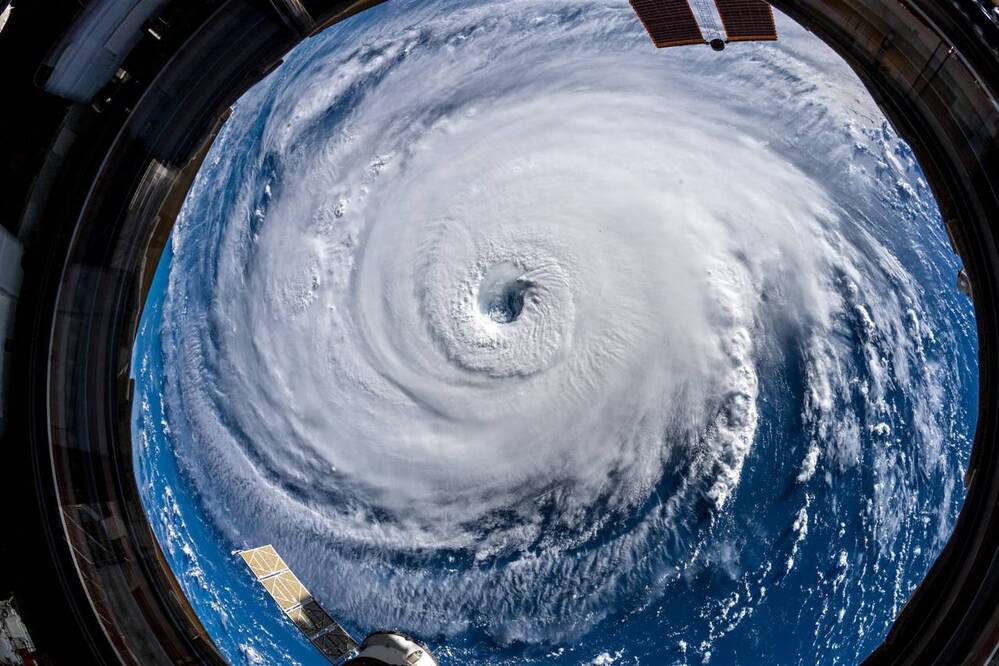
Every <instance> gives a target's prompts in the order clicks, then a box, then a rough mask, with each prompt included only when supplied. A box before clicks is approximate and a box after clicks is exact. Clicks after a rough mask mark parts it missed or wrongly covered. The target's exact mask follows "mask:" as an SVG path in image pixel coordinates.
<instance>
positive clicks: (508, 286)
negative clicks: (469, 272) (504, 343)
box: [479, 264, 532, 324]
mask: <svg viewBox="0 0 999 666" xmlns="http://www.w3.org/2000/svg"><path fill="white" fill-rule="evenodd" d="M531 287H532V283H531V281H530V280H528V279H527V277H526V276H525V275H524V271H523V270H522V269H521V268H519V267H517V266H514V265H513V264H501V265H499V266H496V267H493V268H492V269H491V270H489V271H488V272H487V273H486V275H485V276H484V277H483V278H482V283H481V284H480V286H479V311H480V312H481V313H482V314H483V315H485V316H486V317H489V318H490V319H492V320H493V321H495V322H496V323H498V324H512V323H513V322H515V321H517V319H518V318H519V317H520V314H521V313H522V312H523V311H524V298H525V297H526V296H527V294H528V292H529V291H530V290H531Z"/></svg>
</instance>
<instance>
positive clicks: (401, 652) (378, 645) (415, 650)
mask: <svg viewBox="0 0 999 666" xmlns="http://www.w3.org/2000/svg"><path fill="white" fill-rule="evenodd" d="M357 652H358V654H357V657H356V658H355V659H352V660H351V661H349V662H347V664H346V665H345V666H349V665H350V664H387V665H389V666H440V664H438V662H437V659H436V658H435V657H434V656H433V655H432V654H430V650H428V649H427V648H425V647H424V646H422V645H420V644H419V643H417V642H416V641H414V640H412V639H410V638H407V637H406V636H403V635H402V634H397V633H396V632H394V631H379V632H375V633H373V634H371V635H369V636H368V637H367V638H365V639H364V642H363V643H361V647H359V648H358V650H357Z"/></svg>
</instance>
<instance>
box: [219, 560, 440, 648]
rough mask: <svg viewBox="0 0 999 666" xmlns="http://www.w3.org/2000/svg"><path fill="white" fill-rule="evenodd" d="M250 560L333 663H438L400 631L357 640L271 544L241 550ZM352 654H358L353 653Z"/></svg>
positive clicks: (290, 615) (268, 587)
mask: <svg viewBox="0 0 999 666" xmlns="http://www.w3.org/2000/svg"><path fill="white" fill-rule="evenodd" d="M239 556H240V557H242V558H243V561H244V562H245V563H246V566H247V567H249V568H250V571H251V572H252V573H253V575H254V576H255V577H256V579H257V582H258V583H260V584H261V585H262V586H263V587H264V589H265V590H267V593H268V594H270V595H271V597H273V598H274V601H276V602H277V604H278V606H280V608H281V610H282V611H284V614H285V615H287V616H288V619H289V620H291V621H292V622H293V623H294V624H295V626H296V627H298V629H299V631H301V632H302V633H303V634H305V637H306V638H308V639H309V641H310V642H311V643H312V644H313V645H314V646H315V647H316V649H317V650H319V652H321V653H322V654H323V656H324V657H326V658H327V659H328V660H329V661H330V663H332V664H342V665H343V666H348V665H351V666H439V664H438V662H437V659H436V657H434V656H433V654H431V652H430V650H428V649H427V648H426V647H425V646H424V645H421V644H420V643H418V642H416V641H415V640H413V639H412V638H410V637H408V636H406V635H404V634H400V633H398V632H395V631H378V632H375V633H372V634H369V635H368V637H367V638H365V639H364V642H363V643H361V645H360V646H358V644H357V642H356V641H355V640H354V639H353V638H352V637H351V636H350V634H348V633H347V631H346V630H345V629H344V628H343V627H341V626H340V625H339V624H338V623H337V622H336V620H334V619H333V618H332V617H330V614H329V613H327V612H326V611H325V610H324V609H323V608H322V606H320V605H319V603H318V602H317V601H316V600H315V599H313V598H312V595H311V594H310V593H309V590H308V589H306V587H305V585H303V584H302V581H300V580H299V579H298V576H296V575H295V574H294V573H293V572H292V571H291V569H289V568H288V565H287V564H285V561H284V560H283V559H281V556H280V555H278V554H277V551H276V550H274V547H273V546H271V545H269V544H268V545H266V546H260V547H258V548H250V549H249V550H241V551H239ZM351 657H353V658H351Z"/></svg>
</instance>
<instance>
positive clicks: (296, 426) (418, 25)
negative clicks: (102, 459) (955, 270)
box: [162, 0, 968, 651]
mask: <svg viewBox="0 0 999 666" xmlns="http://www.w3.org/2000/svg"><path fill="white" fill-rule="evenodd" d="M780 27H781V32H782V40H783V41H782V42H779V43H778V44H776V45H770V44H767V45H760V44H753V45H749V44H740V45H733V46H732V47H731V48H729V49H727V50H726V51H725V52H723V53H714V52H712V51H710V50H709V49H707V48H689V49H673V50H667V51H656V50H654V49H653V48H652V47H651V46H650V45H649V43H648V40H647V38H646V37H645V36H644V33H642V32H641V28H640V26H639V25H638V22H637V20H636V19H635V17H634V15H633V14H632V13H631V12H630V10H629V8H628V6H627V4H626V3H617V2H613V3H589V2H578V1H575V0H574V1H573V2H565V3H562V2H544V3H539V2H530V1H516V2H496V3H489V4H487V5H485V4H484V5H481V6H480V5H464V4H462V5H448V6H446V7H441V6H436V5H435V6H429V5H427V4H426V3H420V4H419V5H417V4H405V3H394V4H392V5H390V6H389V7H388V8H384V9H383V10H382V11H381V13H380V14H379V16H378V20H377V21H376V20H368V19H366V18H362V19H361V20H359V21H356V22H353V23H349V24H344V25H343V26H337V27H335V28H334V29H333V30H332V31H329V32H327V33H323V34H322V35H320V36H319V37H316V38H313V39H312V40H310V41H309V42H307V43H306V44H305V45H303V46H302V47H300V48H299V49H298V50H297V51H296V52H295V53H294V54H293V55H292V56H291V57H289V58H288V59H287V62H286V63H285V64H284V65H283V66H282V67H281V68H280V69H278V70H277V71H276V72H275V73H273V74H272V75H271V76H270V77H269V78H268V79H266V80H265V81H264V82H263V83H262V84H260V85H259V86H258V87H256V88H255V89H254V90H253V91H251V92H250V93H249V94H248V95H247V96H246V97H244V98H243V99H242V100H240V102H239V103H238V105H237V107H236V109H235V112H234V114H233V116H232V117H231V119H230V120H229V121H228V122H227V124H226V125H225V127H224V129H223V131H222V133H221V134H220V136H219V137H218V139H217V141H216V143H215V145H214V146H213V148H212V150H211V153H210V155H209V158H208V160H207V161H206V165H205V167H204V169H203V171H202V173H201V174H200V175H199V177H198V179H197V181H196V183H195V186H194V188H193V190H192V192H191V194H190V196H189V198H188V200H187V202H186V204H185V206H184V209H183V212H182V214H181V217H180V219H179V221H178V223H177V226H176V228H175V229H174V233H173V250H174V259H173V265H172V267H171V272H170V282H169V291H168V295H167V299H166V302H165V307H164V324H163V330H162V344H163V353H164V359H165V368H166V374H165V378H164V398H163V400H164V404H165V407H166V420H167V425H168V428H169V432H170V436H171V441H172V443H173V446H174V449H175V451H176V453H177V455H178V458H179V460H180V461H181V465H182V468H183V470H184V472H185V476H186V478H187V480H188V482H189V483H190V484H191V486H192V487H193V490H194V492H195V493H196V494H197V496H198V497H199V498H200V499H201V501H202V503H203V505H204V506H205V507H206V510H207V512H208V515H209V516H210V519H211V522H212V523H213V525H214V526H215V527H216V528H217V529H218V531H219V532H220V533H221V534H222V535H223V537H224V538H226V539H228V540H230V541H231V542H232V543H233V545H234V547H239V546H249V545H256V544H258V543H265V542H272V543H274V544H275V545H277V547H278V549H279V550H280V552H281V553H282V554H283V555H285V557H286V558H287V559H288V560H289V562H291V563H292V564H293V566H294V567H295V569H296V571H297V572H298V573H299V575H300V576H301V577H302V578H303V579H304V580H307V581H308V582H309V586H310V588H312V589H313V591H314V592H315V593H316V594H317V595H319V596H320V599H321V600H322V601H323V602H324V603H325V604H327V605H328V606H329V607H330V608H331V610H333V611H334V613H335V614H338V615H340V616H342V617H346V618H348V619H349V620H351V621H353V622H356V623H358V624H361V625H364V626H371V627H375V626H388V625H392V626H400V627H404V628H406V629H409V630H411V631H414V632H418V633H421V634H424V635H429V636H435V635H436V636H439V635H443V636H454V635H457V634H460V633H461V632H464V631H466V630H469V629H471V628H479V629H481V630H483V631H484V632H485V634H486V635H487V636H488V637H490V639H491V640H494V641H496V642H498V643H503V644H505V643H510V642H512V641H518V642H523V643H527V644H532V643H543V644H547V643H557V642H559V641H564V640H570V639H576V638H578V637H579V636H582V635H584V634H586V632H588V631H590V630H591V629H593V628H594V627H595V626H597V624H598V623H600V621H601V620H603V619H604V618H607V617H610V616H614V615H615V614H620V613H626V612H629V611H630V610H631V609H632V608H636V607H640V606H643V605H644V604H648V603H652V602H654V601H656V600H657V599H658V598H660V596H661V595H662V594H663V591H664V590H665V589H666V588H667V586H669V585H670V584H671V581H677V580H680V579H682V577H683V576H684V575H687V574H688V573H690V572H692V571H694V570H695V569H696V568H699V567H703V566H711V565H712V563H713V562H717V560H718V558H719V557H721V556H720V555H718V553H720V552H721V551H719V550H718V543H717V542H718V538H719V534H720V533H721V531H722V526H723V525H729V524H730V523H731V521H732V520H733V516H734V515H736V514H735V513H734V511H735V509H734V508H733V504H734V502H735V498H736V497H737V495H738V493H739V492H740V490H741V489H742V487H743V485H744V484H747V483H748V484H755V485H756V486H767V485H768V484H769V485H770V486H773V487H777V488H781V489H782V491H781V492H785V493H804V495H803V496H804V498H805V499H804V500H803V501H802V503H801V506H800V507H797V508H795V509H794V519H793V522H792V520H788V522H787V524H784V525H765V526H764V529H765V530H772V533H773V534H779V533H785V534H786V533H787V532H788V531H789V530H790V532H791V534H792V538H791V542H793V549H794V550H793V552H791V551H790V550H789V549H790V548H791V545H789V543H790V542H788V541H787V540H786V539H785V540H783V541H781V540H774V541H773V545H772V549H773V552H772V553H771V554H770V556H769V557H768V558H767V559H766V562H765V563H763V564H766V563H770V564H771V565H773V563H775V562H776V563H777V564H776V567H777V568H778V569H779V570H780V571H781V572H784V571H790V569H791V568H792V567H793V566H794V557H795V555H796V554H797V553H798V548H799V544H800V543H802V542H803V540H804V539H805V538H806V536H807V533H808V532H807V529H808V524H809V512H810V511H814V510H815V509H814V508H813V507H814V506H818V505H820V504H822V501H821V500H820V501H816V500H815V497H816V494H818V495H821V496H824V494H826V493H832V494H835V492H836V487H837V481H836V479H838V478H840V476H841V475H843V474H845V473H846V472H847V471H848V470H850V469H853V468H855V467H857V466H860V465H865V466H868V467H870V468H871V469H873V470H874V472H873V474H874V475H875V476H876V477H877V479H876V483H871V484H867V485H864V487H863V489H862V490H860V491H859V492H861V493H862V494H864V497H865V498H866V501H867V502H869V503H870V504H869V507H868V509H867V512H868V513H867V515H866V517H865V518H864V521H865V522H864V527H863V528H862V529H863V530H866V532H867V533H869V534H870V535H872V537H873V538H874V539H875V540H881V542H882V543H884V544H886V545H887V548H888V549H889V550H891V549H893V548H894V547H893V546H892V544H895V543H896V542H897V540H898V539H902V540H903V541H905V542H906V543H908V542H907V541H906V539H908V538H909V537H906V536H904V534H905V533H906V532H907V530H908V529H909V527H908V525H909V522H908V519H907V518H905V517H904V516H905V514H906V513H907V512H908V513H911V514H912V516H913V517H912V521H913V524H915V516H916V515H917V514H919V515H927V516H929V517H930V518H931V519H932V520H933V521H938V520H939V521H943V522H944V523H945V524H947V525H949V521H950V520H952V516H953V512H954V510H955V505H952V504H951V503H950V499H949V498H950V495H949V494H948V502H947V504H946V505H945V506H942V507H941V506H937V505H936V504H933V505H932V506H931V505H930V503H929V500H928V497H929V495H926V496H923V495H921V494H920V483H924V482H925V483H929V484H932V486H933V487H934V488H936V487H938V486H940V485H941V484H948V483H950V484H953V481H954V479H956V478H958V476H959V474H960V464H959V462H957V461H956V460H955V459H953V457H952V456H951V453H950V449H949V447H948V445H947V441H948V437H950V436H951V435H952V432H951V430H952V429H953V428H954V427H955V426H954V423H953V421H952V420H948V419H949V418H950V415H951V414H953V412H954V409H956V407H954V401H955V400H957V397H948V396H947V395H946V394H945V391H943V390H942V387H944V386H948V385H955V382H957V379H956V378H957V373H958V370H957V368H956V363H955V362H954V361H952V360H950V359H949V358H948V357H947V356H946V354H940V353H937V351H936V348H935V347H934V345H938V344H952V345H953V344H955V343H954V336H955V335H956V334H955V333H954V332H953V331H952V330H951V329H950V328H949V326H950V324H947V323H939V322H937V321H936V320H935V319H934V317H935V316H937V315H934V314H933V313H930V312H928V311H927V308H928V306H927V305H926V303H925V300H926V294H925V288H924V286H923V285H922V284H921V282H920V280H921V279H922V280H926V279H929V278H926V277H925V274H926V271H929V270H930V268H927V267H932V266H936V265H937V264H934V263H933V262H934V261H937V259H935V257H938V256H943V254H942V253H946V252H947V249H946V245H945V240H944V239H943V236H942V231H940V230H939V228H938V227H934V229H936V230H935V231H925V232H923V231H920V232H919V233H921V234H925V239H928V240H925V239H924V240H921V241H920V242H921V243H923V244H924V245H925V247H927V248H929V249H928V250H926V253H927V256H930V257H931V258H930V259H926V258H925V256H923V257H922V258H920V257H919V256H918V255H912V254H911V253H910V254H907V255H906V256H905V257H902V256H901V251H900V249H899V247H900V246H899V245H898V243H897V239H898V237H899V236H900V234H899V230H901V229H904V228H905V225H910V226H911V227H912V228H915V227H916V226H919V225H922V226H926V227H927V228H928V225H929V222H928V221H932V222H933V223H934V224H938V222H937V221H936V211H935V207H934V205H933V203H932V198H931V196H930V194H929V191H928V189H927V188H926V185H925V183H923V182H922V180H921V178H920V177H919V175H918V168H917V167H916V166H915V164H914V162H913V161H912V159H911V155H910V154H907V153H905V152H903V151H902V150H901V149H900V148H898V146H900V145H903V144H901V142H900V141H898V139H897V138H896V137H895V136H894V135H893V133H892V132H891V130H890V129H889V128H888V127H887V126H886V125H884V124H883V119H882V118H881V116H880V113H879V112H878V111H877V110H876V108H875V107H874V106H873V104H872V103H871V102H870V100H869V99H867V98H866V96H865V94H864V93H863V89H862V87H861V86H860V84H859V82H857V81H856V79H855V78H854V77H853V76H852V74H851V73H850V72H849V71H848V70H847V68H846V66H845V65H844V64H842V63H840V62H836V61H835V59H834V58H833V56H831V54H830V53H829V52H828V50H827V49H825V47H823V46H822V45H821V44H818V43H817V42H816V41H815V40H814V39H813V38H811V37H810V36H809V35H807V34H805V33H804V32H803V31H801V30H800V29H798V28H796V27H795V26H792V25H790V24H789V23H788V22H786V21H782V22H781V23H780ZM913 233H915V232H913ZM920 262H921V263H920ZM917 264H918V266H920V268H919V270H920V271H922V273H919V274H918V275H917V274H914V273H913V268H912V266H913V265H917ZM934 270H935V269H934ZM921 275H922V276H923V277H920V276H921ZM934 279H936V278H935V277H934ZM942 279H945V280H947V281H948V285H949V284H950V282H951V281H952V278H951V277H949V276H945V277H944V278H942ZM965 316H966V315H965ZM929 320H934V322H935V323H934V324H933V326H934V327H935V328H931V325H930V324H928V323H926V322H927V321H929ZM941 321H943V320H941ZM959 334H960V335H968V333H967V331H963V332H959ZM938 340H939V341H940V342H938ZM962 340H963V338H962ZM767 387H769V395H770V396H771V400H773V397H774V396H776V397H777V398H780V399H781V400H782V401H783V400H784V399H786V400H787V401H794V403H793V404H786V403H785V404H779V405H777V406H775V405H774V404H773V403H771V404H770V405H769V406H767V405H766V404H765V400H764V393H765V392H766V390H767ZM898 392H901V393H902V394H903V396H902V397H899V396H896V395H895V394H896V393H898ZM893 428H903V429H904V430H905V431H906V432H907V433H908V434H909V436H910V437H909V438H908V439H907V443H906V445H905V446H907V447H909V449H908V450H903V449H901V448H900V446H901V445H900V444H898V443H897V442H895V441H894V440H893V438H892V436H891V435H890V433H891V432H892V429H893ZM792 433H796V434H793V435H792ZM878 437H880V439H878ZM767 438H769V439H768V441H770V442H774V441H776V442H777V443H776V444H773V443H771V444H768V445H766V446H764V445H762V444H760V442H761V441H762V440H764V439H767ZM774 450H777V451H781V453H780V455H785V454H787V455H790V456H793V459H794V462H793V464H791V465H790V466H788V465H781V464H777V463H776V462H775V460H776V458H775V457H774V456H776V455H777V454H775V453H773V451H774ZM754 455H756V456H757V459H758V461H759V465H758V467H759V469H757V471H756V477H755V478H747V459H752V457H753V456H754ZM949 456H950V457H949ZM878 475H880V476H878ZM927 479H928V480H929V481H925V480H927ZM813 486H814V487H815V488H818V489H817V490H816V489H811V490H809V489H810V488H812V487H813ZM813 503H814V504H813ZM892 503H894V507H895V508H894V510H893V509H892ZM822 506H825V505H824V504H822ZM900 513H901V514H902V517H899V514H900ZM938 514H939V515H938ZM736 520H738V521H741V520H743V518H736ZM812 520H813V521H814V520H815V518H814V517H813V519H812ZM726 529H727V528H726ZM933 529H934V530H935V529H936V527H935V523H934V527H933ZM945 536H946V530H945V531H944V537H945ZM843 547H844V548H848V549H849V548H852V546H851V545H844V546H843ZM934 547H939V544H937V545H936V546H934ZM835 548H836V550H837V551H838V550H839V546H838V545H836V546H835ZM905 548H906V550H905V552H906V553H908V552H910V551H911V544H910V546H906V547H905ZM845 552H846V551H845V550H844V553H845ZM894 556H895V553H893V555H892V557H894ZM906 557H908V555H907V556H906ZM729 564H731V562H729ZM763 564H761V565H760V568H759V569H758V570H757V571H756V573H753V574H752V576H753V578H752V580H753V581H754V582H752V583H750V582H747V589H748V586H749V585H757V584H758V583H759V580H757V578H759V579H760V580H762V578H761V577H762V576H766V575H769V572H770V571H771V569H773V566H770V567H769V568H766V570H765V571H764V568H763ZM753 566H755V565H753ZM896 566H902V565H901V564H897V565H896ZM742 568H746V563H743V564H742V566H735V565H732V566H729V567H728V568H727V569H726V570H727V571H729V573H730V575H732V576H735V577H737V576H738V575H741V571H742ZM750 568H752V567H750ZM761 572H762V573H761ZM747 580H749V579H747ZM884 594H885V597H886V598H887V599H888V602H889V605H890V604H891V603H897V602H898V598H899V597H901V598H904V591H902V590H900V588H899V589H895V590H894V591H892V590H891V589H888V588H886V589H885V591H884ZM764 595H765V592H764V593H762V594H758V595H757V596H758V597H759V599H758V600H757V601H754V603H760V602H762V599H763V596H764ZM749 601H753V595H752V594H751V595H750V599H749V600H746V599H745V595H743V602H746V603H748V602H749ZM727 612H728V611H726V613H727ZM719 631H720V630H719ZM715 633H717V632H715ZM722 633H724V632H722ZM719 635H720V634H719ZM716 637H717V636H716ZM684 649H686V647H685V648H684ZM701 649H702V651H708V649H707V648H704V647H703V646H702V648H701Z"/></svg>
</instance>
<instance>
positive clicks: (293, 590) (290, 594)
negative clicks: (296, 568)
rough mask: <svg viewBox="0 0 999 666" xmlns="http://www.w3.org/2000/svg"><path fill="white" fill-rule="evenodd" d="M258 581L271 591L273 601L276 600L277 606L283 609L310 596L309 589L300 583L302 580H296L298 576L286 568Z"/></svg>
mask: <svg viewBox="0 0 999 666" xmlns="http://www.w3.org/2000/svg"><path fill="white" fill-rule="evenodd" d="M260 583H261V584H262V585H263V586H264V588H265V589H266V590H267V591H268V592H270V593H271V596H272V597H274V601H276V602H278V606H280V607H281V610H283V611H286V610H288V609H289V608H292V607H294V606H300V605H301V604H303V603H305V602H306V601H308V600H309V599H311V598H312V595H310V594H309V591H308V590H307V589H305V586H304V585H302V581H300V580H298V576H296V575H295V574H293V573H292V572H291V571H287V570H286V571H283V572H281V573H279V574H275V575H273V576H269V577H268V578H264V579H261V581H260Z"/></svg>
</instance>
